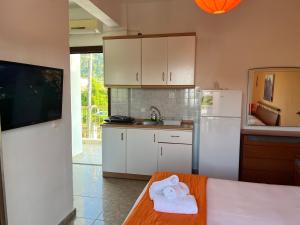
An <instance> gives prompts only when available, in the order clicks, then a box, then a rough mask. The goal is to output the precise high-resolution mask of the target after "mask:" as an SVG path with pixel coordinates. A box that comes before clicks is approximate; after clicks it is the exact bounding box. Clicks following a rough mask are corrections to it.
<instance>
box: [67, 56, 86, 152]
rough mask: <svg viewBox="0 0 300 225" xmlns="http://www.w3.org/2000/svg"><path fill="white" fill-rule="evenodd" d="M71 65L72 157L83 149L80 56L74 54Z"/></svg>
mask: <svg viewBox="0 0 300 225" xmlns="http://www.w3.org/2000/svg"><path fill="white" fill-rule="evenodd" d="M70 60H71V62H70V64H71V74H72V79H71V109H72V156H73V157H74V156H76V155H78V154H80V153H81V152H82V151H83V149H82V130H81V128H82V123H81V86H80V81H81V80H80V79H81V77H80V54H72V55H71V57H70Z"/></svg>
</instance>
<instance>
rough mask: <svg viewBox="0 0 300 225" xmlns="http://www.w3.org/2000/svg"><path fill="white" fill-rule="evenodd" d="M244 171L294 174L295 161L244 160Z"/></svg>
mask: <svg viewBox="0 0 300 225" xmlns="http://www.w3.org/2000/svg"><path fill="white" fill-rule="evenodd" d="M243 169H252V170H263V171H270V172H278V171H285V172H290V173H293V171H294V160H278V159H260V158H244V163H243Z"/></svg>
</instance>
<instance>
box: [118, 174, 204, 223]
mask: <svg viewBox="0 0 300 225" xmlns="http://www.w3.org/2000/svg"><path fill="white" fill-rule="evenodd" d="M172 174H174V173H169V172H158V173H155V174H154V175H153V176H152V178H151V180H150V181H149V185H148V189H147V191H146V193H145V194H144V195H143V196H142V198H141V200H140V201H139V202H138V204H137V205H136V207H135V208H134V209H133V210H132V212H131V213H130V215H129V216H128V218H127V219H126V220H125V222H124V223H123V225H206V207H207V206H206V183H207V177H205V176H199V175H192V174H176V175H177V176H178V177H179V179H180V181H181V182H184V183H186V184H187V185H188V187H189V189H190V193H191V195H194V196H195V199H196V201H197V207H198V213H197V214H194V215H187V214H171V213H161V212H156V211H155V210H154V209H153V201H152V200H151V199H150V196H149V194H148V192H149V187H150V186H151V184H152V183H153V182H155V181H160V180H163V179H165V178H167V177H169V176H171V175H172Z"/></svg>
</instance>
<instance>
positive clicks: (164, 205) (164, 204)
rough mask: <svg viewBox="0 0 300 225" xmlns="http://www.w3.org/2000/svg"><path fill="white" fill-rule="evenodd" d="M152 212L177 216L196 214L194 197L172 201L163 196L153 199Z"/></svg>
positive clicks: (188, 196)
mask: <svg viewBox="0 0 300 225" xmlns="http://www.w3.org/2000/svg"><path fill="white" fill-rule="evenodd" d="M153 202H154V210H155V211H158V212H166V213H177V214H197V213H198V207H197V202H196V200H195V197H194V196H193V195H187V196H184V197H181V198H175V199H172V200H169V199H167V198H166V197H165V196H163V195H156V196H155V197H154V200H153Z"/></svg>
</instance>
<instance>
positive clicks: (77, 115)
mask: <svg viewBox="0 0 300 225" xmlns="http://www.w3.org/2000/svg"><path fill="white" fill-rule="evenodd" d="M70 64H71V78H72V79H71V95H72V139H73V140H72V145H73V146H72V149H73V150H72V158H73V163H76V164H90V165H102V127H101V125H102V124H103V122H104V119H105V118H106V117H107V116H108V115H109V101H108V99H109V90H108V89H107V88H106V87H105V86H104V62H103V51H102V47H101V46H100V47H98V46H97V47H79V48H77V47H76V48H71V54H70Z"/></svg>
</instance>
